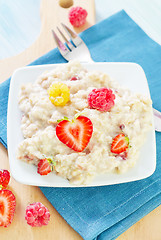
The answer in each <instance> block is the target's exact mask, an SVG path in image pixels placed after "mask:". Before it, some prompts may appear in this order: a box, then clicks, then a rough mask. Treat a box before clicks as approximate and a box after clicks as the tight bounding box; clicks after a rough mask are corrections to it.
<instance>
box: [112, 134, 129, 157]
mask: <svg viewBox="0 0 161 240" xmlns="http://www.w3.org/2000/svg"><path fill="white" fill-rule="evenodd" d="M128 147H129V139H128V137H126V136H125V135H124V134H123V133H120V134H118V135H117V136H116V137H115V138H114V139H113V141H112V144H111V152H113V153H117V154H119V153H122V152H124V151H126V149H127V148H128Z"/></svg>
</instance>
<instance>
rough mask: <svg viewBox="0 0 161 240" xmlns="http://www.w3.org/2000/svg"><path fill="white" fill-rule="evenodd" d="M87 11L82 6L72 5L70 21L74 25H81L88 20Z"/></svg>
mask: <svg viewBox="0 0 161 240" xmlns="http://www.w3.org/2000/svg"><path fill="white" fill-rule="evenodd" d="M86 17H87V11H86V10H85V9H83V8H81V7H72V8H71V9H70V11H69V21H70V23H71V24H72V25H73V26H74V27H80V26H82V25H83V24H85V22H86Z"/></svg>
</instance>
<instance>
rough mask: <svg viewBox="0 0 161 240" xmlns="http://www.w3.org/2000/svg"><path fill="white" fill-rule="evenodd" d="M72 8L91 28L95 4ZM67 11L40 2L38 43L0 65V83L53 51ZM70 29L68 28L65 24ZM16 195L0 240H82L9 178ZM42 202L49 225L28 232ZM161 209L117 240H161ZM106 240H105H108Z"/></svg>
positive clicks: (0, 160)
mask: <svg viewBox="0 0 161 240" xmlns="http://www.w3.org/2000/svg"><path fill="white" fill-rule="evenodd" d="M75 5H80V6H82V7H85V8H86V9H87V11H88V13H89V14H88V19H87V20H88V22H87V24H86V25H85V26H84V27H83V28H81V29H79V31H82V30H84V28H87V27H88V26H90V25H92V24H94V22H95V13H94V0H88V1H81V0H75ZM67 12H68V9H61V8H60V7H59V5H58V0H43V1H42V3H41V20H42V29H41V33H40V35H39V37H38V39H37V40H36V41H35V42H34V43H33V45H32V46H31V47H29V48H28V49H26V50H25V51H24V52H23V53H21V54H19V55H17V56H14V57H12V58H8V59H4V60H1V61H0V76H1V77H0V81H1V82H2V81H4V80H5V79H6V78H8V77H9V76H10V75H11V74H12V73H13V71H14V70H15V69H16V68H18V67H21V66H24V65H26V64H28V63H30V62H31V61H33V60H34V59H36V58H38V57H40V56H41V55H42V54H44V53H46V52H48V51H49V50H51V49H52V48H54V47H55V45H54V42H53V39H52V35H51V28H54V29H55V27H56V25H59V24H60V22H66V23H67ZM68 25H70V24H68ZM0 168H2V169H3V168H5V169H9V162H8V156H7V151H6V149H5V148H4V147H3V146H2V145H0ZM9 188H10V189H11V190H12V191H13V192H14V194H15V195H16V199H17V205H16V212H15V217H14V220H13V222H12V224H11V225H10V227H9V228H0V240H6V239H12V240H19V239H20V240H37V239H39V240H44V239H46V240H51V239H54V240H80V239H82V238H81V237H80V236H79V234H78V233H76V232H75V231H74V230H73V229H72V228H71V227H70V226H69V225H68V224H67V223H66V221H65V220H64V219H63V218H62V217H61V216H60V215H59V213H58V212H57V211H56V210H55V209H54V208H53V206H52V205H51V204H50V203H49V201H48V200H47V199H46V198H45V197H44V195H43V194H42V192H41V191H40V189H39V188H38V187H31V186H26V185H22V184H20V183H18V182H16V181H15V180H14V179H13V178H11V183H10V187H9ZM35 201H41V202H42V203H43V204H44V205H45V206H47V207H48V208H49V211H50V213H51V221H50V222H49V225H48V226H45V227H42V228H31V227H30V226H28V225H27V224H26V222H25V219H24V216H25V208H26V206H27V205H28V204H29V203H32V202H35ZM160 219H161V206H160V207H158V208H157V209H155V210H154V211H153V212H151V213H150V214H148V215H147V216H146V217H144V218H143V219H141V220H140V221H139V222H138V223H136V224H135V225H133V226H132V227H131V228H129V229H128V230H127V231H126V232H125V233H123V234H122V235H121V236H120V237H119V238H117V240H136V239H138V240H160V239H161V228H160ZM107 240H108V239H107Z"/></svg>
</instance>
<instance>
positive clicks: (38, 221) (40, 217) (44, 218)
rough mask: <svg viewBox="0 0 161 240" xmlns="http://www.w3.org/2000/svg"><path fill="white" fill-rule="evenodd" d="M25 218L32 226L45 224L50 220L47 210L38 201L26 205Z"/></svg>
mask: <svg viewBox="0 0 161 240" xmlns="http://www.w3.org/2000/svg"><path fill="white" fill-rule="evenodd" d="M25 219H26V220H27V223H28V224H29V225H30V226H32V227H41V226H43V225H47V224H48V223H49V220H50V213H49V210H48V209H47V208H46V207H45V206H44V205H43V204H42V203H40V202H35V203H32V204H30V205H28V206H27V208H26V216H25Z"/></svg>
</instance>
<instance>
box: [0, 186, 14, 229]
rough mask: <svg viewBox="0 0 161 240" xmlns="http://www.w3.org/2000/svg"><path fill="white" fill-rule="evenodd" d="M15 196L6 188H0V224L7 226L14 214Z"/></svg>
mask: <svg viewBox="0 0 161 240" xmlns="http://www.w3.org/2000/svg"><path fill="white" fill-rule="evenodd" d="M15 207H16V198H15V196H14V194H13V193H12V192H11V191H10V190H8V189H2V190H0V226H3V227H8V226H9V225H10V224H11V222H12V220H13V216H14V212H15Z"/></svg>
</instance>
